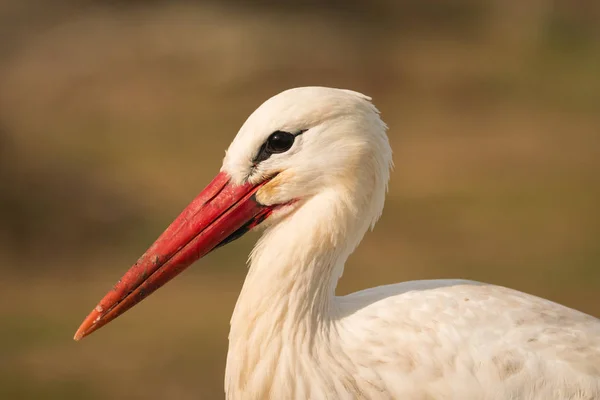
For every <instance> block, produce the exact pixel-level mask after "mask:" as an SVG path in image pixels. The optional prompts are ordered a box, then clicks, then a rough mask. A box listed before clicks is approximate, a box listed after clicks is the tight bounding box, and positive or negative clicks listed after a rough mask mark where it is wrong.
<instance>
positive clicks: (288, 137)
mask: <svg viewBox="0 0 600 400" xmlns="http://www.w3.org/2000/svg"><path fill="white" fill-rule="evenodd" d="M295 138H296V136H294V135H293V134H291V133H289V132H282V131H276V132H273V133H272V134H271V136H269V138H268V139H267V146H266V150H267V151H268V152H269V153H271V154H277V153H283V152H285V151H288V150H289V149H290V148H291V147H292V145H293V144H294V139H295Z"/></svg>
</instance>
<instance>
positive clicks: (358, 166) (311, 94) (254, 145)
mask: <svg viewBox="0 0 600 400" xmlns="http://www.w3.org/2000/svg"><path fill="white" fill-rule="evenodd" d="M385 129H386V128H385V125H384V123H383V122H382V121H381V119H380V118H379V113H378V111H377V109H376V108H375V107H374V106H373V105H372V104H371V102H370V98H369V97H367V96H365V95H362V94H360V93H357V92H353V91H350V90H342V89H331V88H324V87H303V88H296V89H290V90H287V91H284V92H282V93H280V94H278V95H276V96H274V97H272V98H270V99H269V100H267V101H266V102H265V103H263V104H262V105H261V106H260V107H259V108H258V109H257V110H256V111H254V113H252V114H251V115H250V117H249V118H248V119H247V120H246V122H245V123H244V124H243V125H242V127H241V128H240V131H239V132H238V134H237V136H236V137H235V139H234V140H233V142H232V143H231V145H230V146H229V149H228V150H227V152H226V155H225V159H224V161H223V166H222V167H221V170H220V172H219V173H218V174H217V176H216V177H215V178H214V179H213V180H212V182H211V183H209V184H208V186H207V187H206V188H205V189H204V190H203V191H202V192H201V193H200V194H199V195H198V196H197V197H196V198H195V199H194V200H193V201H192V203H191V204H190V205H188V206H187V207H186V208H185V209H184V210H183V212H182V213H181V214H180V215H179V216H178V217H177V218H176V219H175V221H173V223H172V224H171V225H170V226H169V227H168V228H167V229H166V230H165V232H164V233H163V234H162V235H161V236H160V237H159V238H158V239H157V240H156V241H155V243H154V244H153V245H152V246H151V247H150V248H149V249H148V250H147V251H146V252H145V253H144V254H143V255H142V256H141V257H140V258H139V259H138V261H137V262H136V263H135V264H134V265H133V266H132V267H131V268H130V269H129V271H128V272H127V273H125V275H124V276H123V277H122V278H121V279H120V280H119V282H118V283H117V284H116V285H115V287H114V288H113V290H111V291H110V292H109V293H108V294H107V295H106V296H105V297H104V298H103V299H102V300H101V301H100V303H99V304H98V306H96V308H95V309H94V310H92V312H91V313H90V314H89V315H88V317H87V318H86V319H85V320H84V322H83V323H82V324H81V326H80V328H79V329H78V331H77V333H76V334H75V339H76V340H79V339H81V338H83V337H84V336H87V335H89V334H90V333H92V332H93V331H95V330H97V329H98V328H100V327H102V326H103V325H105V324H106V323H108V322H110V321H111V320H113V319H114V318H116V317H117V316H119V315H121V314H122V313H124V312H125V311H126V310H128V309H129V308H131V307H133V306H134V305H135V304H137V303H138V302H140V301H141V300H142V299H144V298H145V297H147V296H148V295H149V294H151V293H152V292H154V291H155V290H156V289H158V288H159V287H160V286H162V285H163V284H165V283H166V282H168V281H169V280H170V279H172V278H173V277H175V276H176V275H177V274H179V273H180V272H181V271H183V270H184V269H185V268H187V267H188V266H189V265H191V264H192V263H193V262H195V261H196V260H198V259H199V258H201V257H203V256H205V255H206V254H208V253H209V252H211V251H212V250H214V249H215V248H217V247H220V246H223V245H225V244H227V243H229V242H231V241H233V240H235V239H237V238H239V237H240V236H242V235H243V234H244V233H246V232H247V231H249V230H251V229H253V228H255V227H257V226H259V225H261V224H262V225H273V224H278V223H280V222H281V221H282V220H284V219H286V218H287V217H288V216H289V215H290V214H292V213H294V211H295V210H297V209H299V208H300V207H302V205H303V204H304V203H305V202H306V201H310V199H312V198H314V197H316V196H320V195H324V194H327V193H331V192H336V193H337V194H338V196H341V197H344V198H346V199H347V200H348V203H349V204H351V205H354V206H356V209H357V210H358V209H360V210H362V211H363V212H365V214H366V217H367V219H368V223H370V224H373V223H374V222H375V221H376V219H377V218H378V217H379V215H380V213H381V210H382V208H383V201H384V196H385V186H386V185H387V182H388V178H389V168H390V165H391V149H390V147H389V144H388V140H387V136H386V134H385Z"/></svg>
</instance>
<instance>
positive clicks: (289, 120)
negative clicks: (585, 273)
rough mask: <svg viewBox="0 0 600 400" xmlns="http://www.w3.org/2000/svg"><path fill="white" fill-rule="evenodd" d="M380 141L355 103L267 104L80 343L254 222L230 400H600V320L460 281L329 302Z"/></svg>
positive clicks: (329, 93) (369, 212)
mask: <svg viewBox="0 0 600 400" xmlns="http://www.w3.org/2000/svg"><path fill="white" fill-rule="evenodd" d="M385 131H386V126H385V124H384V123H383V122H382V121H381V119H380V118H379V113H378V111H377V110H376V109H375V107H374V106H373V105H372V104H371V102H370V99H369V98H368V97H367V96H364V95H362V94H360V93H356V92H352V91H348V90H340V89H330V88H321V87H309V88H297V89H291V90H288V91H285V92H283V93H281V94H279V95H277V96H274V97H273V98H271V99H269V100H267V101H266V102H265V103H264V104H263V105H261V106H260V107H259V108H258V109H257V110H256V111H255V112H254V113H253V114H252V115H251V116H250V117H249V118H248V120H247V121H246V123H245V124H244V125H243V126H242V128H241V129H240V131H239V133H238V135H237V136H236V138H235V139H234V141H233V142H232V144H231V146H230V147H229V149H228V151H227V153H226V156H225V159H224V161H223V167H222V168H221V172H220V173H219V174H218V175H217V177H216V178H215V179H214V180H213V182H211V184H210V185H209V186H207V188H206V189H205V190H204V191H203V192H202V193H201V194H200V195H199V196H198V197H197V198H196V199H195V200H194V201H193V202H192V204H190V206H188V208H187V209H186V210H184V212H183V213H182V214H181V216H180V217H178V219H176V220H175V222H174V223H173V224H172V225H171V226H170V227H169V228H168V229H167V231H165V233H164V234H163V235H161V237H160V238H159V239H158V240H157V241H156V242H155V244H154V245H152V246H151V247H150V249H149V250H148V251H147V252H146V253H145V254H144V255H143V256H142V257H141V258H140V260H138V262H137V263H136V264H135V265H134V266H133V267H132V268H131V269H130V271H129V272H128V273H127V274H126V275H125V276H124V277H123V278H122V279H121V281H119V283H118V284H117V285H116V286H115V289H114V290H113V291H111V292H109V294H107V296H106V297H105V298H104V299H103V300H102V301H101V302H100V304H99V305H98V306H97V307H96V309H94V311H92V313H91V314H90V315H89V316H88V318H87V319H86V320H85V321H84V323H83V324H82V326H81V327H80V329H79V330H78V332H77V333H76V336H75V337H76V339H80V338H81V337H83V336H85V335H87V334H89V333H91V332H93V331H94V330H96V329H98V328H99V327H101V326H103V325H104V324H105V323H107V322H109V321H110V320H112V319H114V318H115V317H116V316H118V315H120V314H121V313H123V312H124V311H125V310H127V309H128V308H130V307H132V306H133V305H134V304H136V303H137V302H139V301H140V300H141V299H143V298H144V297H145V296H147V295H148V294H149V293H152V291H154V290H156V289H157V288H158V287H159V286H160V285H162V284H164V283H165V282H166V281H168V280H169V279H171V278H172V277H174V276H175V275H176V274H177V273H179V272H181V270H183V269H184V268H186V267H187V266H189V265H190V264H191V263H193V262H194V261H195V260H196V259H198V258H200V257H202V256H204V255H205V254H207V253H208V252H210V251H211V250H212V249H214V248H216V247H219V246H221V245H223V244H226V243H228V242H230V241H231V240H234V239H235V238H237V237H239V236H241V235H242V234H243V233H245V232H246V231H248V230H250V229H252V228H254V227H255V226H258V225H260V226H261V227H266V229H265V231H264V233H263V235H262V237H261V238H260V240H259V242H258V244H257V245H256V246H255V248H254V249H253V251H252V254H251V256H250V262H249V264H250V266H249V270H248V274H247V277H246V280H245V282H244V285H243V288H242V291H241V293H240V296H239V298H238V301H237V304H236V306H235V310H234V312H233V315H232V318H231V330H230V334H229V351H228V355H227V368H226V373H225V391H226V397H227V398H228V399H232V400H237V399H315V400H320V399H373V400H378V399H415V400H426V399H452V400H454V399H456V400H465V399H485V400H501V399H502V400H503V399H523V400H551V399H555V400H584V399H585V400H592V399H600V321H599V320H598V319H596V318H594V317H591V316H589V315H586V314H583V313H581V312H579V311H576V310H572V309H569V308H567V307H564V306H561V305H559V304H556V303H553V302H551V301H548V300H544V299H541V298H538V297H535V296H532V295H529V294H525V293H522V292H518V291H515V290H511V289H507V288H504V287H500V286H494V285H488V284H484V283H478V282H472V281H463V280H434V281H415V282H404V283H400V284H396V285H387V286H381V287H377V288H372V289H367V290H363V291H360V292H357V293H353V294H351V295H347V296H336V295H335V288H336V285H337V282H338V279H339V278H340V277H341V275H342V273H343V269H344V264H345V262H346V260H347V258H348V257H349V256H350V254H351V253H352V252H353V251H354V249H355V248H356V246H357V245H358V244H359V243H360V241H361V240H362V238H363V236H364V234H365V233H366V232H367V231H368V229H369V228H370V227H371V228H372V227H373V225H374V224H375V222H376V221H377V219H378V218H379V216H380V215H381V212H382V210H383V204H384V197H385V192H386V186H387V183H388V180H389V171H390V167H391V164H392V153H391V149H390V146H389V143H388V139H387V136H386V133H385ZM368 267H370V266H368ZM368 267H365V268H368Z"/></svg>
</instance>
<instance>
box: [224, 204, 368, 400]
mask: <svg viewBox="0 0 600 400" xmlns="http://www.w3.org/2000/svg"><path fill="white" fill-rule="evenodd" d="M346 197H348V196H346ZM356 211H357V210H356V209H355V207H352V206H351V205H349V204H345V203H344V202H343V201H340V199H339V198H337V199H336V195H335V194H334V193H323V194H320V195H319V196H315V197H312V198H311V199H309V200H306V201H305V202H304V204H302V205H301V206H300V207H299V208H298V209H296V210H295V211H294V212H293V213H292V214H290V215H288V216H286V217H284V218H283V219H282V220H281V221H279V222H278V223H277V224H275V225H273V226H271V227H270V228H269V229H268V230H267V231H266V232H265V233H264V235H263V236H262V238H261V239H260V241H259V242H258V244H257V245H256V247H255V248H254V250H253V252H252V255H251V264H250V269H249V272H248V276H247V277H246V280H245V282H244V287H243V288H242V291H241V293H240V296H239V298H238V301H237V304H236V307H235V310H234V313H233V316H232V319H231V331H230V334H229V354H228V358H227V371H226V382H227V386H228V388H229V391H230V392H234V391H236V390H240V389H239V388H245V389H244V390H250V387H252V386H253V385H254V384H256V385H258V384H260V385H265V384H267V383H266V381H264V380H262V379H259V377H258V376H257V374H258V373H259V372H258V371H262V370H264V369H263V368H257V365H261V366H265V367H266V370H276V369H278V368H285V367H284V366H281V358H280V357H281V354H282V352H286V353H289V352H293V353H297V354H302V356H308V357H310V355H309V354H310V351H308V353H307V351H306V346H307V345H308V344H310V343H314V340H324V338H327V337H329V336H328V335H329V327H330V326H331V324H330V322H331V321H332V320H333V319H335V317H336V315H337V312H336V302H335V297H334V295H335V288H336V285H337V281H338V279H339V277H340V276H341V274H342V272H343V267H344V262H345V261H346V259H347V258H348V256H349V255H350V253H351V252H352V250H354V248H355V247H356V245H357V244H358V242H359V241H360V239H361V238H362V236H363V235H364V233H365V232H366V230H367V228H368V223H365V222H364V220H363V219H360V218H357V213H356ZM360 221H363V222H360ZM325 340H326V339H325ZM298 359H300V357H298ZM305 366H306V364H305ZM275 375H277V374H275ZM236 388H237V389H236ZM264 390H268V389H267V388H266V387H263V386H261V388H260V389H259V388H256V389H255V390H253V391H252V393H255V394H256V393H264V392H262V391H264ZM259 397H260V396H259Z"/></svg>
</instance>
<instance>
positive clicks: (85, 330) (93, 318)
mask: <svg viewBox="0 0 600 400" xmlns="http://www.w3.org/2000/svg"><path fill="white" fill-rule="evenodd" d="M101 316H102V313H101V312H98V307H96V308H95V309H94V310H92V312H91V313H90V314H89V315H88V316H87V317H86V318H85V319H84V320H83V322H82V323H81V326H80V327H79V329H77V332H75V336H73V340H75V341H76V342H78V341H80V340H81V339H83V338H84V337H86V336H87V335H89V334H90V333H92V332H93V331H95V330H96V329H94V328H95V327H94V325H96V323H97V322H98V321H100V318H101Z"/></svg>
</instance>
